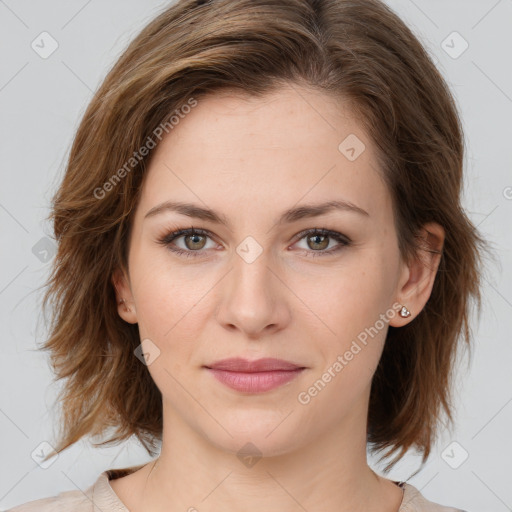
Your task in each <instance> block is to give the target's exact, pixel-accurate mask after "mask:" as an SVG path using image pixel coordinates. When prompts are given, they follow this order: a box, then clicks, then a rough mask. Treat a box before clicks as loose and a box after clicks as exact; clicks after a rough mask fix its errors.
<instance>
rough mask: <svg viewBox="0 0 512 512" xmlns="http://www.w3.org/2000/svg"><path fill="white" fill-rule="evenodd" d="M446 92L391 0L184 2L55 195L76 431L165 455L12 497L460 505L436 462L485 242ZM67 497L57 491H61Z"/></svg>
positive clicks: (292, 507) (91, 114) (116, 77)
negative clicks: (404, 466)
mask: <svg viewBox="0 0 512 512" xmlns="http://www.w3.org/2000/svg"><path fill="white" fill-rule="evenodd" d="M462 162H463V136H462V129H461V126H460V121H459V117H458V114H457V109H456V107H455V103H454V101H453V98H452V96H451V95H450V92H449V90H448V88H447V86H446V84H445V82H444V80H443V79H442V77H441V75H440V74H439V72H438V71H437V70H436V68H435V66H434V65H433V64H432V62H431V60H430V59H429V57H428V55H427V54H426V52H425V50H424V49H423V47H422V46H421V44H420V43H419V41H418V40H417V39H416V38H415V36H414V35H413V34H412V32H411V31H410V30H409V29H408V28H407V27H406V26H405V25H404V23H403V22H402V21H401V20H400V19H399V18H398V17H397V16H396V15H395V14H394V13H393V12H392V11H391V10H390V9H389V8H387V7H386V6H385V5H384V4H382V3H380V2H379V1H377V0H357V1H354V0H353V1H345V0H323V1H322V0H317V1H314V0H310V1H306V0H279V1H277V0H213V1H211V2H207V3H206V2H199V1H195V0H194V1H192V0H182V1H179V2H178V3H176V4H174V5H172V6H171V7H169V8H168V9H167V10H165V12H163V13H162V14H161V15H159V16H158V17H157V18H156V19H155V20H153V21H152V22H151V23H150V24H149V25H148V26H147V27H146V28H145V29H144V30H143V31H142V32H141V34H140V35H139V36H138V37H137V38H135V40H134V41H133V42H132V43H131V45H130V46H129V47H128V49H127V50H126V51H125V53H124V54H123V55H122V56H121V58H120V59H119V61H118V62H117V63H116V65H115V66H114V67H113V69H112V70H111V71H110V73H109V74H108V76H107V77H106V79H105V81H104V83H103V84H102V86H101V87H100V90H99V91H98V93H97V94H96V95H95V97H94V99H93V100H92V102H91V104H90V105H89V107H88V109H87V111H86V113H85V115H84V118H83V120H82V123H81V125H80V127H79V129H78V132H77V134H76V137H75V140H74V143H73V147H72V150H71V154H70V158H69V162H68V166H67V172H66V175H65V177H64V179H63V182H62V184H61V186H60V188H59V190H58V192H57V194H56V197H55V199H54V203H53V212H52V219H53V221H54V228H55V233H56V238H57V241H58V244H59V249H58V254H57V257H56V259H55V264H54V268H53V273H52V275H51V279H50V282H49V288H48V292H47V296H46V297H45V305H48V304H51V305H52V307H53V310H52V313H53V317H52V320H53V321H52V326H51V332H50V334H51V335H50V337H49V339H48V340H47V342H46V343H45V345H44V347H43V348H44V349H46V350H49V351H50V353H51V356H52V362H53V365H54V371H55V373H56V375H57V377H58V378H66V381H65V382H66V385H65V387H64V388H63V394H62V400H61V405H62V409H63V421H62V434H61V438H60V439H59V440H58V442H57V443H56V451H57V452H61V451H63V450H64V449H66V448H67V447H69V446H71V445H72V444H74V443H75V442H77V441H78V440H80V439H81V438H82V437H85V436H90V435H92V436H105V434H106V430H107V428H111V429H113V430H112V431H111V432H110V433H109V436H105V437H106V440H105V441H104V442H103V443H101V444H106V443H118V442H120V441H122V440H124V439H127V438H129V437H130V436H132V435H134V436H136V437H137V438H138V439H139V440H140V441H141V442H142V443H143V445H144V446H145V447H146V448H147V450H148V452H149V453H150V455H152V456H153V455H155V454H156V448H157V445H158V444H160V443H161V446H160V454H159V456H158V458H155V459H154V460H152V461H151V462H150V463H148V464H143V465H138V466H133V467H130V468H123V469H117V470H114V469H111V470H108V471H105V472H104V473H102V474H101V475H99V477H98V478H97V480H96V482H95V483H93V484H92V485H91V486H90V487H89V488H88V489H87V490H86V491H85V493H83V492H80V491H68V492H64V493H61V494H60V495H59V496H57V497H54V498H45V499H41V500H36V501H34V502H31V503H27V504H25V505H22V506H19V507H15V508H14V509H13V511H16V512H22V511H23V512H25V511H32V510H38V511H51V510H60V509H61V508H62V509H64V508H65V509H67V510H74V511H86V510H87V511H88V510H92V505H93V504H94V505H95V506H97V507H98V509H99V510H102V511H103V512H108V511H114V510H117V511H125V512H126V511H127V510H129V511H130V512H142V511H144V512H160V511H164V510H166V511H167V510H188V511H195V510H199V511H201V512H202V511H210V510H220V509H223V510H244V511H253V510H280V511H285V512H287V511H290V512H291V511H296V510H308V511H313V510H322V511H326V512H331V511H336V512H348V511H351V512H354V511H363V510H364V511H375V512H376V511H379V512H396V511H399V512H406V511H413V510H414V511H416V510H418V511H419V510H429V511H430V510H431V511H444V512H449V511H454V510H457V509H455V508H450V507H447V506H442V505H440V504H436V503H433V502H431V501H429V500H427V499H426V498H425V497H424V496H423V495H422V494H421V493H420V492H419V490H418V489H416V488H415V487H414V486H413V485H411V484H408V483H407V482H397V481H393V480H390V479H387V478H384V477H383V476H381V475H378V474H377V473H375V472H374V471H373V470H372V469H371V468H370V467H369V465H368V463H367V459H366V449H367V447H368V446H369V447H370V448H371V449H372V450H373V451H375V452H376V451H382V450H385V449H387V451H386V453H385V454H384V455H383V457H382V458H383V459H384V458H387V457H389V456H390V455H392V454H396V453H397V456H396V457H395V458H394V459H393V460H392V461H391V462H390V463H389V464H388V465H387V467H386V470H389V469H390V468H391V467H393V466H394V465H395V464H396V463H397V462H398V461H399V460H400V459H401V458H402V457H403V455H404V454H405V453H406V451H407V450H408V449H409V448H411V447H414V448H416V449H417V450H420V451H421V452H422V453H423V462H425V461H426V460H427V458H428V456H429V454H430V452H431V447H432V445H433V443H434V441H435V439H436V433H437V432H438V426H439V424H440V422H441V418H442V416H443V414H445V415H446V416H447V418H448V419H449V420H450V421H451V420H452V410H451V406H450V396H451V395H450V393H451V377H452V373H453V368H452V362H453V361H454V357H455V354H456V353H457V350H458V348H460V345H461V343H462V342H466V343H469V326H468V319H469V307H470V303H471V300H472V299H475V300H476V302H477V303H478V304H480V303H479V301H480V291H479V290H480V272H479V263H480V258H481V256H480V251H481V250H482V249H483V248H484V247H485V241H484V240H483V239H482V238H481V237H480V235H479V234H478V232H477V230H476V228H475V227H474V226H473V225H472V224H471V222H470V221H469V220H468V218H467V217H466V215H465V213H464V211H463V209H462V207H461V204H460V193H461V183H462ZM59 507H61V508H59Z"/></svg>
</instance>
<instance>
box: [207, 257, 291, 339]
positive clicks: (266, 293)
mask: <svg viewBox="0 0 512 512" xmlns="http://www.w3.org/2000/svg"><path fill="white" fill-rule="evenodd" d="M223 283H224V284H223V287H222V289H221V290H220V295H219V305H218V307H217V311H216V319H217V321H218V322H219V323H220V324H221V325H222V326H223V327H224V328H225V329H227V330H230V331H235V330H239V331H240V332H241V333H243V334H244V335H245V337H247V338H250V339H259V338H261V337H263V336H266V335H268V334H271V333H274V332H277V331H279V330H281V329H283V328H284V327H286V325H287V324H288V323H289V321H290V318H291V314H290V309H289V304H288V302H287V297H289V294H290V292H289V291H288V289H287V288H286V286H285V284H283V282H282V280H281V279H280V277H279V276H278V274H277V271H276V270H274V269H273V268H271V267H270V266H269V258H268V257H267V255H266V253H265V251H264V252H263V253H262V254H260V255H259V257H258V258H257V259H256V260H255V261H252V262H250V263H249V262H247V261H245V260H244V259H243V258H242V257H240V256H239V255H238V254H235V255H234V257H233V268H232V269H231V271H230V272H229V273H228V275H227V276H226V277H225V278H224V279H223Z"/></svg>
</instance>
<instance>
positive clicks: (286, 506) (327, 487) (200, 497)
mask: <svg viewBox="0 0 512 512" xmlns="http://www.w3.org/2000/svg"><path fill="white" fill-rule="evenodd" d="M361 413H362V414H363V413H364V414H365V413H366V410H365V409H364V408H363V409H362V411H361ZM361 417H364V416H361ZM361 417H359V418H356V417H353V418H352V419H351V420H350V419H349V420H347V421H346V422H344V424H343V425H342V426H340V425H338V426H337V428H336V429H332V430H331V431H326V432H324V433H322V434H321V435H319V436H317V437H316V438H315V439H314V441H313V442H311V443H309V444H306V445H301V446H300V448H297V449H295V450H289V451H286V452H285V453H282V454H277V455H273V456H263V457H261V458H258V456H257V455H255V456H254V458H252V459H250V458H246V459H244V458H243V457H242V460H241V459H240V457H238V456H237V453H236V450H233V451H230V450H226V449H225V448H221V447H218V446H214V445H212V443H211V442H210V441H208V439H206V438H205V437H204V436H201V435H200V434H199V433H197V432H195V431H194V430H192V429H190V428H189V426H188V425H186V424H185V423H183V422H181V421H180V416H179V415H177V414H172V411H171V410H170V409H169V408H166V407H165V405H164V418H166V419H167V420H168V421H164V434H163V438H162V451H161V454H160V457H159V458H158V459H157V461H156V463H155V464H150V465H148V466H150V467H149V468H148V471H147V475H148V477H147V479H146V483H145V488H144V491H143V493H142V494H143V496H142V500H141V506H140V510H145V511H148V510H150V511H155V512H160V511H164V510H166V511H167V510H187V511H191V512H195V511H197V510H200V511H201V512H212V511H214V510H244V511H245V512H253V511H254V512H256V511H258V512H259V511H260V510H265V509H267V510H268V509H272V510H280V511H281V512H296V511H297V510H300V509H302V510H308V511H310V510H318V509H319V508H320V509H321V510H323V511H325V512H335V511H336V512H349V511H350V512H355V511H361V512H362V511H365V512H373V511H375V512H377V511H379V512H397V511H398V510H399V507H400V503H401V499H402V490H401V489H400V488H399V487H398V486H396V485H395V484H393V483H392V482H391V481H389V480H386V479H383V478H381V477H379V476H378V475H376V474H375V473H374V472H373V471H372V470H371V469H370V467H369V466H368V464H367V460H366V436H365V433H366V429H364V428H363V429H361V425H360V421H359V420H360V418H361ZM358 433H359V434H358ZM243 444H244V443H242V445H243ZM249 451H250V450H249Z"/></svg>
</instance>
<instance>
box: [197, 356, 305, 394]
mask: <svg viewBox="0 0 512 512" xmlns="http://www.w3.org/2000/svg"><path fill="white" fill-rule="evenodd" d="M204 368H206V369H207V370H208V371H209V372H210V373H211V374H212V375H213V376H214V377H215V378H216V379H217V380H218V381H220V382H221V383H223V384H224V385H226V386H228V387H229V388H231V389H234V390H236V391H239V392H243V393H262V392H265V391H270V390H272V389H275V388H277V387H280V386H282V385H284V384H286V383H287V382H290V381H291V380H293V379H294V378H296V377H297V376H298V375H300V374H301V373H302V372H303V371H304V370H305V369H306V367H305V366H300V365H298V364H295V363H292V362H290V361H284V360H282V359H271V358H264V359H257V360H255V361H248V360H247V359H242V358H231V359H223V360H221V361H217V362H215V363H213V364H211V365H207V366H204Z"/></svg>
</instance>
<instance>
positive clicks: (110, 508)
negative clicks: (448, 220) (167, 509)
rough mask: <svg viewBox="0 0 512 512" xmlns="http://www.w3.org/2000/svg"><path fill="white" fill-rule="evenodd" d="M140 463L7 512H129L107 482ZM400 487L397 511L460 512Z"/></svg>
mask: <svg viewBox="0 0 512 512" xmlns="http://www.w3.org/2000/svg"><path fill="white" fill-rule="evenodd" d="M142 466H144V464H142V465H139V466H132V467H129V468H124V469H109V470H107V471H104V472H103V473H101V474H100V476H99V477H98V479H97V480H96V482H94V484H92V485H91V486H90V487H88V488H87V489H86V490H85V491H84V492H82V491H64V492H61V493H60V494H59V495H58V496H54V497H51V498H42V499H38V500H35V501H30V502H28V503H24V504H23V505H18V506H17V507H14V508H11V509H9V510H8V511H7V512H130V511H129V510H128V508H127V507H126V506H125V505H124V503H123V502H122V501H121V500H120V499H119V497H118V496H117V494H116V493H115V492H114V490H113V489H112V487H111V486H110V483H109V481H110V480H114V479H116V478H121V477H123V476H126V475H128V474H130V473H133V472H134V471H137V470H138V469H140V468H141V467H142ZM394 483H395V484H397V485H398V486H399V487H400V488H401V489H403V498H402V503H401V505H400V508H399V509H398V512H464V511H463V510H460V509H456V508H450V507H443V506H442V505H438V504H437V503H433V502H431V501H428V500H427V499H425V498H424V497H423V496H422V495H421V493H420V492H419V491H418V489H416V487H414V486H412V485H411V484H408V483H406V482H394Z"/></svg>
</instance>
